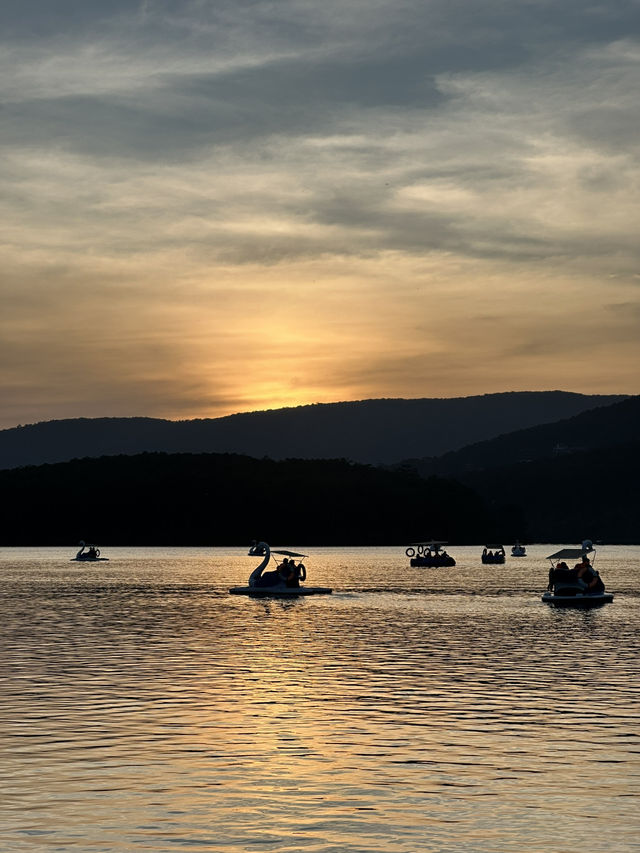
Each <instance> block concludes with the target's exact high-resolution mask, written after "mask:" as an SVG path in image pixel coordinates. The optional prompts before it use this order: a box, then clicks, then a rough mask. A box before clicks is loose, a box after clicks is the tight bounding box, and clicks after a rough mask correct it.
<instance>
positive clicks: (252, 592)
mask: <svg viewBox="0 0 640 853" xmlns="http://www.w3.org/2000/svg"><path fill="white" fill-rule="evenodd" d="M229 592H230V593H231V595H249V596H251V597H252V598H299V597H300V596H301V595H331V593H332V592H333V590H332V589H331V588H330V587H328V586H290V587H289V586H285V587H277V586H234V587H232V588H231V589H230V590H229Z"/></svg>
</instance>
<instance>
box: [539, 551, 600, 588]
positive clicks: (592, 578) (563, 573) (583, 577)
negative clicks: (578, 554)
mask: <svg viewBox="0 0 640 853" xmlns="http://www.w3.org/2000/svg"><path fill="white" fill-rule="evenodd" d="M563 582H564V583H566V582H569V583H576V582H577V585H578V586H579V587H580V588H582V589H583V590H584V591H585V592H588V593H590V594H597V593H602V592H604V590H605V587H604V583H603V582H602V579H601V577H600V575H599V573H598V572H597V571H596V569H594V568H593V566H592V565H591V560H590V559H589V557H588V556H587V555H586V554H583V555H582V559H581V560H580V562H579V563H576V565H575V566H574V567H573V568H572V569H570V568H569V566H568V565H567V564H566V563H565V562H564V561H563V562H560V563H556V565H555V566H551V568H550V569H549V586H548V589H549V590H553V589H555V587H556V584H558V583H563Z"/></svg>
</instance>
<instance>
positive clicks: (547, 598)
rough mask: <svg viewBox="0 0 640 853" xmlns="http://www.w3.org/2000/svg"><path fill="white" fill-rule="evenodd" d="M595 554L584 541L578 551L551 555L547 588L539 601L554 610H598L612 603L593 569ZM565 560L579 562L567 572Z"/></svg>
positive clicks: (588, 541) (590, 544)
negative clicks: (571, 608)
mask: <svg viewBox="0 0 640 853" xmlns="http://www.w3.org/2000/svg"><path fill="white" fill-rule="evenodd" d="M595 554H596V551H595V548H594V547H593V542H592V541H591V540H590V539H585V540H584V542H583V543H582V546H581V547H580V548H561V549H560V551H556V552H555V553H554V554H550V555H549V556H548V557H547V559H548V560H549V561H550V563H551V568H550V569H549V585H548V587H547V591H546V592H545V593H544V594H543V595H542V599H541V600H542V601H543V602H544V603H545V604H553V605H555V606H556V607H599V606H600V605H602V604H608V603H610V602H611V601H613V594H612V593H610V592H605V587H604V583H603V582H602V580H601V578H600V575H599V573H598V572H597V571H596V570H595V569H594V568H593V563H594V561H595ZM566 560H579V562H578V563H576V565H575V566H574V567H573V568H572V569H570V568H569V566H568V565H567V563H566V562H565V561H566Z"/></svg>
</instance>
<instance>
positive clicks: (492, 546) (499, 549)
mask: <svg viewBox="0 0 640 853" xmlns="http://www.w3.org/2000/svg"><path fill="white" fill-rule="evenodd" d="M484 547H485V548H490V549H491V550H492V551H496V550H498V551H504V545H485V546H484Z"/></svg>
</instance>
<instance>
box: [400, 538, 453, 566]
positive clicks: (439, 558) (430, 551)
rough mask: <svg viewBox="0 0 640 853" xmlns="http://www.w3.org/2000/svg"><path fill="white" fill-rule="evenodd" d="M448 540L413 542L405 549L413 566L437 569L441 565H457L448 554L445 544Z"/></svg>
mask: <svg viewBox="0 0 640 853" xmlns="http://www.w3.org/2000/svg"><path fill="white" fill-rule="evenodd" d="M447 544H448V543H447V542H439V541H436V540H431V541H430V542H412V543H411V544H410V545H409V546H408V548H407V549H406V551H405V554H406V555H407V557H409V558H410V565H411V567H412V568H430V569H437V568H440V567H441V566H455V564H456V561H455V560H454V558H453V557H452V556H451V555H450V554H447V552H446V551H445V550H443V549H444V546H445V545H447Z"/></svg>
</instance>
